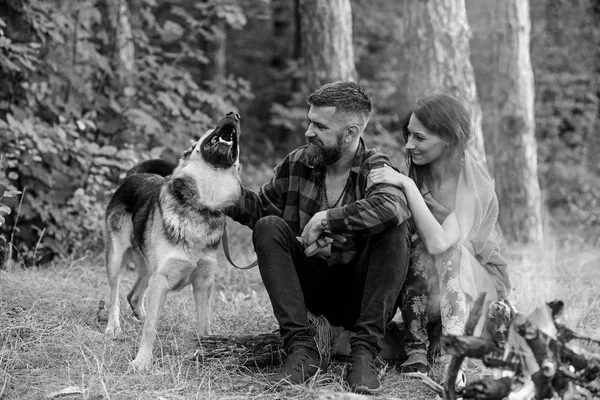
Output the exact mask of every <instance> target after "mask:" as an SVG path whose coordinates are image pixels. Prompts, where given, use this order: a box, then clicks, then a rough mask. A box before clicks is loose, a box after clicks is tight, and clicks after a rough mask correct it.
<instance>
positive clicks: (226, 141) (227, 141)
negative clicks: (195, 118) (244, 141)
mask: <svg viewBox="0 0 600 400" xmlns="http://www.w3.org/2000/svg"><path fill="white" fill-rule="evenodd" d="M219 142H220V143H225V144H227V145H230V146H231V144H232V143H233V141H231V140H223V138H219Z"/></svg>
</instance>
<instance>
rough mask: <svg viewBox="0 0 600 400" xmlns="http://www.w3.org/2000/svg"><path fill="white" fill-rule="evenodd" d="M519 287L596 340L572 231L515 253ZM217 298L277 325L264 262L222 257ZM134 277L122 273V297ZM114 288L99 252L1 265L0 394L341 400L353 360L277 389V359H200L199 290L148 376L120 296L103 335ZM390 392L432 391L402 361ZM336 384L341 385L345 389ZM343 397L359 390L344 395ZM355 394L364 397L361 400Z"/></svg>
mask: <svg viewBox="0 0 600 400" xmlns="http://www.w3.org/2000/svg"><path fill="white" fill-rule="evenodd" d="M230 235H231V240H230V243H231V244H232V246H233V245H235V248H234V249H232V254H234V255H235V261H236V263H239V264H242V263H248V262H250V261H252V260H253V257H254V254H253V252H252V251H251V250H250V249H251V244H250V231H249V230H247V229H246V228H242V227H239V226H237V224H235V223H234V224H230ZM510 259H511V274H512V280H513V282H514V283H515V291H514V293H513V294H512V300H513V302H514V303H515V304H516V306H517V308H518V309H519V311H521V312H523V313H528V312H530V311H532V310H533V309H535V308H536V307H538V306H540V305H542V304H543V302H545V301H549V300H554V299H562V300H563V301H565V303H566V315H565V322H566V323H567V325H568V326H570V327H571V328H574V329H577V330H578V331H580V332H581V333H584V334H588V335H590V336H592V335H593V334H594V332H597V331H598V328H600V300H599V295H598V293H599V291H598V290H597V288H595V284H596V283H597V282H600V268H598V267H599V266H600V251H599V250H596V249H593V248H591V247H590V246H589V245H586V244H585V243H584V242H583V241H582V240H580V239H579V238H578V237H577V236H575V235H567V236H562V237H557V238H556V239H554V240H548V241H547V242H546V243H545V244H544V246H542V247H540V248H523V249H513V251H512V252H511V254H510ZM220 263H221V269H220V273H219V278H218V284H217V289H216V292H215V298H214V314H213V331H214V333H215V334H217V335H223V336H239V335H251V334H260V333H268V332H272V331H274V330H275V329H276V328H277V323H276V321H275V318H274V317H273V316H272V309H271V305H270V302H269V300H268V297H267V295H266V293H265V291H264V288H263V286H262V284H261V282H260V277H259V275H258V271H257V270H256V269H253V270H249V271H239V270H236V269H233V268H232V267H231V266H229V265H228V264H227V262H226V261H225V259H224V257H221V261H220ZM134 278H135V276H134V273H133V272H131V271H128V272H127V273H126V274H125V276H124V279H123V287H122V297H123V298H124V296H125V294H126V291H127V290H128V288H129V287H131V285H132V284H133V280H134ZM107 291H108V285H107V279H106V273H105V270H104V265H103V260H102V257H101V256H97V257H93V258H87V259H83V260H76V261H64V262H61V263H56V264H55V265H53V266H51V267H49V268H44V269H39V268H28V269H25V270H22V269H19V270H15V271H12V272H10V273H9V272H5V271H0V399H2V400H7V399H41V398H47V396H49V395H53V394H56V392H58V391H60V390H64V389H66V388H70V389H69V390H71V391H72V392H74V393H73V394H63V395H56V396H55V398H68V399H74V398H77V399H207V398H214V399H282V398H292V399H313V398H328V399H341V398H342V397H341V396H342V393H345V392H347V389H348V388H347V386H345V384H344V382H343V379H342V377H343V374H344V370H345V364H343V363H340V362H335V363H334V364H333V365H332V366H331V368H330V369H329V371H328V372H327V373H326V374H322V375H320V376H317V377H315V378H314V379H312V380H311V381H309V382H307V383H306V384H305V385H296V386H292V387H287V388H275V387H273V386H271V385H270V384H269V383H268V380H267V379H268V377H269V376H270V374H272V373H273V372H275V371H276V369H277V366H274V367H269V368H265V369H263V370H258V369H250V368H246V367H241V366H240V365H239V364H238V363H236V362H233V361H232V359H231V358H228V357H223V358H219V359H213V360H208V361H206V362H204V363H202V364H201V363H197V362H195V361H194V360H193V358H192V357H191V355H192V354H194V351H195V350H196V349H197V347H198V340H200V342H201V339H200V338H198V336H197V334H196V333H195V329H194V323H195V312H194V304H193V300H192V295H191V290H190V289H189V288H186V289H184V290H183V291H181V292H178V293H171V294H170V295H169V296H168V298H167V303H166V305H165V309H164V312H163V315H162V318H161V325H160V330H159V335H158V337H159V339H158V340H157V343H156V346H155V352H154V354H155V364H154V368H153V369H152V371H151V372H150V373H147V374H139V373H135V372H133V371H131V370H130V369H129V362H130V361H131V360H132V359H133V358H134V356H135V352H136V350H137V345H138V339H139V337H140V332H141V323H139V322H138V321H136V320H135V319H133V318H132V317H131V316H130V312H129V309H128V306H127V305H126V301H122V310H121V317H122V321H123V322H122V323H123V334H122V335H121V336H120V337H118V338H117V339H115V340H108V339H106V338H105V337H104V334H103V331H104V327H105V325H104V324H105V323H104V322H103V321H98V319H97V310H98V304H99V301H100V300H101V299H106V297H107ZM383 384H384V388H385V391H384V397H386V398H399V399H415V398H419V399H427V398H434V397H435V395H434V393H433V391H431V390H430V389H429V388H427V387H426V386H424V385H423V384H422V383H421V382H420V381H419V380H414V379H410V378H404V377H401V376H400V375H399V374H398V373H397V372H395V371H394V370H393V368H391V369H388V370H387V371H386V373H385V375H384V377H383ZM331 392H337V393H338V394H337V395H334V394H332V393H331ZM346 398H351V397H349V395H347V397H346ZM354 398H356V397H354Z"/></svg>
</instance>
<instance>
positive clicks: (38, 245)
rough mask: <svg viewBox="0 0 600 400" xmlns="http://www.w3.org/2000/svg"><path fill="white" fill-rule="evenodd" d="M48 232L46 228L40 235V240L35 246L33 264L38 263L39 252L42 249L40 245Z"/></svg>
mask: <svg viewBox="0 0 600 400" xmlns="http://www.w3.org/2000/svg"><path fill="white" fill-rule="evenodd" d="M45 232H46V228H44V229H42V233H40V237H39V238H38V241H37V243H36V244H35V249H33V262H34V263H36V260H37V258H36V257H37V250H38V248H39V247H40V243H41V242H42V238H43V237H44V233H45Z"/></svg>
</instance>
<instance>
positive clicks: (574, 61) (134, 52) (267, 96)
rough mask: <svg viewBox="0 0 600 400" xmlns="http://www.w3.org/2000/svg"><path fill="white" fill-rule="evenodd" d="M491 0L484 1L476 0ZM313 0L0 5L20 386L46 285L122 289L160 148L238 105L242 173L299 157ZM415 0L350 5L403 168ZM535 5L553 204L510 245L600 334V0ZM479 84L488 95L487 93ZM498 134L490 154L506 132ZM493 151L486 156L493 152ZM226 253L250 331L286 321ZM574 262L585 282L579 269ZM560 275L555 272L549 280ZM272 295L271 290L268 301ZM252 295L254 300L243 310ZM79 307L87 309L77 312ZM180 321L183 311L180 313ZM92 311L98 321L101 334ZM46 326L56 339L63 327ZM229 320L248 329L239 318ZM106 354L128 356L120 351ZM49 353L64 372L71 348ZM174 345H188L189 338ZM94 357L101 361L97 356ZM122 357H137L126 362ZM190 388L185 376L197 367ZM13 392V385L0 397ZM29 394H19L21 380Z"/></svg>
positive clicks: (244, 240)
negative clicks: (131, 196) (120, 200)
mask: <svg viewBox="0 0 600 400" xmlns="http://www.w3.org/2000/svg"><path fill="white" fill-rule="evenodd" d="M478 1H479V0H468V1H467V6H468V5H469V2H471V4H474V2H478ZM490 1H493V0H490ZM301 3H307V2H306V1H301V0H296V1H293V0H289V1H285V0H245V1H236V0H223V1H218V0H203V1H191V0H128V1H108V0H61V1H45V0H4V1H1V2H0V88H1V89H0V149H1V150H0V193H3V195H2V197H0V225H2V226H1V229H2V231H1V233H2V239H0V249H1V251H0V273H2V271H1V270H5V271H6V272H10V273H11V274H4V275H0V278H1V279H0V284H2V285H0V288H2V292H0V311H2V312H0V318H3V319H1V320H0V322H9V323H8V324H1V323H0V338H2V339H3V340H4V341H3V347H2V352H0V371H2V372H4V373H5V376H6V377H7V378H6V380H5V381H4V382H5V385H4V387H6V382H9V381H10V379H12V380H13V381H14V379H13V378H14V377H15V376H17V375H18V373H17V372H15V371H16V370H15V369H14V368H15V365H19V366H20V367H19V368H24V369H25V370H27V369H28V368H30V364H27V363H26V365H27V366H24V365H21V364H19V362H20V361H15V360H17V359H19V360H20V359H21V358H23V357H22V355H23V353H21V351H23V349H22V348H21V347H19V346H20V345H17V344H15V343H17V342H19V340H21V341H22V340H25V341H26V339H27V337H29V336H27V335H33V333H34V332H37V333H40V332H39V330H40V329H42V332H41V333H42V334H43V333H44V332H46V331H45V329H46V328H47V325H44V324H43V323H42V325H41V326H42V328H40V325H39V323H40V321H39V320H36V321H33V320H31V321H30V320H29V319H28V320H27V321H28V322H30V323H31V325H27V329H29V330H28V331H27V330H26V332H25V333H27V332H29V333H28V334H27V335H25V336H23V335H24V333H23V331H22V330H18V329H16V328H14V327H15V326H17V325H15V324H14V320H13V319H11V318H13V317H14V315H13V314H11V313H13V311H14V310H15V307H16V309H17V310H21V311H16V313H17V315H20V314H19V313H20V312H22V311H23V310H30V311H31V310H34V309H35V304H37V303H36V301H37V300H34V297H35V296H37V297H39V298H46V297H47V298H48V299H49V300H48V302H49V304H54V303H52V302H54V301H55V299H54V296H57V293H59V292H60V293H61V296H64V295H65V292H68V291H69V290H71V289H69V288H70V287H72V285H80V287H79V288H78V289H77V290H74V291H73V293H72V295H73V296H74V297H72V298H66V299H67V300H65V301H67V303H68V302H75V303H76V302H77V298H78V297H77V296H79V295H81V292H82V291H83V292H86V293H93V295H92V294H90V296H89V297H90V298H87V297H86V299H87V300H90V301H89V303H86V305H85V306H81V307H84V309H81V308H78V312H82V311H83V312H84V313H87V312H90V310H92V311H91V312H92V313H95V309H94V307H95V306H97V297H102V293H104V292H105V291H106V282H105V276H103V274H104V271H103V260H102V258H103V257H102V249H103V235H102V226H103V215H104V208H105V206H106V203H107V201H108V198H109V196H110V194H111V193H112V191H113V190H114V188H115V187H116V185H117V183H118V182H119V180H120V179H121V178H122V177H123V175H124V172H125V171H126V170H127V169H128V168H130V167H131V166H133V165H134V164H135V163H137V162H139V161H141V160H144V159H148V158H154V157H161V158H164V159H167V160H170V161H176V160H177V158H178V157H179V155H180V154H181V152H182V151H183V150H184V149H186V148H187V147H188V146H189V144H190V143H191V142H192V141H193V140H194V139H195V138H198V137H199V136H200V135H202V133H204V132H205V131H206V129H208V128H209V127H211V126H212V124H213V123H214V122H215V121H216V119H218V118H219V117H220V116H221V115H222V114H223V113H225V112H227V111H230V110H235V111H237V112H239V113H240V114H241V115H242V142H241V162H242V164H243V173H242V178H243V183H244V184H245V185H247V186H249V187H251V188H253V189H256V188H258V187H259V186H260V185H261V184H263V183H265V182H266V181H267V180H268V179H269V177H270V176H271V173H272V168H273V167H274V166H275V165H276V163H277V162H278V161H279V160H281V158H282V157H283V156H284V155H285V154H287V153H288V152H289V151H290V150H292V149H293V148H295V147H296V146H298V145H300V144H303V143H304V142H305V139H304V136H303V133H304V130H305V127H306V122H305V121H306V111H307V108H306V101H305V99H306V96H307V95H308V94H309V93H310V92H311V91H312V90H314V89H315V87H314V82H315V78H314V75H315V73H316V72H318V71H319V65H318V61H317V64H315V60H314V59H311V60H308V59H307V48H306V47H303V46H306V36H307V35H306V32H304V36H303V32H302V31H301V29H300V27H301V26H302V24H303V18H306V15H303V14H302V8H301V7H300V4H301ZM317 3H321V4H325V5H327V4H328V2H317ZM342 3H347V2H346V1H345V0H344V1H341V0H340V1H338V0H335V1H334V0H332V1H331V2H329V4H330V5H331V10H334V12H337V11H335V4H342ZM408 3H411V1H410V0H407V1H396V0H381V1H368V0H351V1H350V2H349V3H348V4H351V14H348V16H349V17H350V16H351V26H352V32H351V33H352V41H351V48H352V53H351V54H353V58H352V59H353V64H354V65H353V68H355V72H356V76H355V78H356V79H357V80H358V81H359V82H360V83H361V84H363V85H364V86H366V87H367V89H368V90H369V92H370V93H371V95H372V97H373V100H374V104H375V113H374V116H373V119H372V121H371V123H370V124H369V126H368V128H367V132H366V135H365V138H366V141H367V144H368V146H369V147H376V148H378V149H380V150H383V151H384V152H386V153H388V154H389V155H390V156H391V157H392V159H393V160H394V162H396V163H397V165H400V163H402V162H403V160H404V152H403V140H402V138H401V134H400V128H399V120H400V117H401V116H402V115H403V113H404V112H405V110H407V109H408V107H409V106H410V104H411V103H412V102H413V101H414V100H415V99H412V98H410V96H409V95H408V94H407V91H406V90H404V89H405V84H406V81H407V79H409V80H410V78H411V77H410V76H408V77H407V70H406V68H405V66H406V61H407V60H406V57H405V55H406V51H405V50H406V49H408V48H409V47H410V46H411V42H410V41H409V40H410V39H407V38H410V37H411V35H410V32H406V30H405V29H399V27H400V26H404V27H406V25H407V22H406V17H407V15H405V14H404V11H405V10H406V4H408ZM423 3H426V2H423ZM441 3H446V4H447V3H452V2H441ZM456 3H457V4H460V3H461V1H458V2H456ZM529 5H530V22H531V32H530V33H531V35H530V40H531V45H530V53H529V54H530V57H531V65H532V70H533V74H534V87H533V89H534V93H533V94H534V99H535V103H534V113H535V130H534V132H533V135H534V139H535V140H534V142H535V144H536V154H537V172H536V174H537V178H538V179H537V182H536V185H537V183H539V188H540V193H541V196H540V197H539V199H538V200H537V203H538V204H537V205H538V206H539V207H540V209H541V212H542V219H541V221H540V223H541V224H542V225H543V231H544V237H543V240H541V242H540V241H539V240H538V241H537V242H536V241H530V240H514V239H511V237H509V238H508V239H507V243H506V244H507V249H508V251H509V253H510V259H511V262H512V263H513V264H514V265H516V266H517V267H516V269H515V270H514V271H513V280H514V281H515V282H518V284H517V288H518V290H517V291H516V296H517V300H518V304H520V305H523V306H525V308H527V307H528V306H533V305H535V304H538V305H539V303H541V302H542V301H547V300H551V299H552V298H553V297H556V296H567V297H568V296H575V294H577V295H584V296H583V297H572V298H570V300H571V302H570V304H571V307H572V308H573V309H576V310H577V312H576V313H575V314H576V315H575V316H574V317H573V318H572V321H571V322H572V323H573V325H574V326H576V327H579V328H581V329H584V330H587V331H590V330H592V329H593V328H594V329H595V328H596V327H598V326H599V325H600V315H599V314H598V313H597V312H590V310H591V309H597V307H596V306H597V305H598V302H599V301H600V300H599V299H598V296H597V295H594V294H593V293H592V291H593V292H594V293H595V292H597V290H595V291H594V290H593V279H592V278H593V276H595V275H593V274H594V273H595V272H592V271H593V270H594V269H593V268H594V266H597V265H599V264H600V261H599V260H600V258H599V256H598V252H597V249H598V248H599V246H600V135H598V131H599V128H600V122H599V116H600V101H599V96H600V3H599V2H598V1H596V0H566V1H559V0H531V1H530V2H529ZM331 10H330V11H331ZM346 11H350V9H349V8H348V9H347V10H346ZM469 22H475V21H469ZM476 25H477V24H475V23H474V24H473V29H474V30H475V31H476V28H475V27H476ZM476 39H477V36H476V35H475V36H471V49H470V57H471V59H475V58H477V57H478V56H481V54H480V53H478V52H479V51H482V48H481V46H480V45H478V44H477V43H475V41H476ZM303 40H304V42H303ZM316 51H317V50H316V49H315V52H316ZM308 61H310V63H311V64H309V62H308ZM473 64H474V65H475V66H476V64H477V63H476V62H475V61H474V62H473ZM322 67H323V68H324V69H325V68H327V67H326V65H323V66H322ZM480 86H481V85H480ZM478 89H479V91H480V93H479V95H480V97H482V98H484V97H485V95H486V93H484V92H482V90H485V89H481V87H478ZM485 118H486V109H485V107H484V109H483V119H484V120H485ZM484 126H485V123H484ZM483 134H484V138H485V137H486V132H483ZM509 142H511V140H509V139H508V138H507V139H505V140H502V139H501V140H500V141H498V140H496V141H494V146H496V147H501V146H506V149H507V150H508V151H510V150H511V149H510V147H509V146H508V145H509ZM485 144H486V148H485V150H486V153H488V154H490V150H489V148H490V144H489V143H488V141H486V142H485ZM492 154H493V151H492ZM532 157H533V158H535V155H532ZM493 162H494V159H493V157H491V158H490V157H489V155H488V163H490V164H493ZM509 168H511V167H510V164H509ZM519 168H522V166H521V165H519V164H518V163H515V165H514V166H513V167H512V169H513V170H515V171H516V174H518V173H519V171H520V170H519ZM515 171H512V172H513V173H515ZM18 192H21V193H18ZM501 201H502V198H501ZM514 206H515V207H517V208H518V207H521V206H522V205H514ZM511 207H512V205H511V204H508V205H506V204H505V205H504V209H501V213H502V212H504V213H505V214H506V215H508V214H512V213H513V211H515V210H516V209H515V210H510V208H511ZM9 211H12V212H10V213H9ZM516 211H518V210H516ZM516 211H515V213H514V214H515V215H518V212H516ZM230 222H231V221H230ZM230 225H233V229H230V236H231V238H230V243H231V246H232V253H233V255H234V258H235V259H236V261H238V262H239V263H243V262H245V261H247V262H250V261H252V260H253V259H254V257H255V255H254V253H253V251H252V249H251V243H250V231H249V230H248V229H247V228H244V227H240V226H237V225H236V224H230ZM538 239H539V238H538ZM221 264H222V270H221V272H220V274H221V276H220V281H219V285H220V288H221V290H220V291H219V293H220V299H221V300H222V304H221V305H220V306H221V307H230V312H231V313H233V312H234V311H233V310H235V309H241V310H244V312H247V313H248V314H247V315H244V316H241V315H238V316H237V317H232V318H239V320H236V322H237V323H239V324H242V325H244V326H245V327H246V328H247V326H246V324H248V323H249V321H250V319H249V318H251V317H253V316H254V317H255V320H254V321H252V323H255V325H253V326H252V328H248V329H247V331H248V332H261V331H262V332H264V331H266V330H268V329H267V328H273V327H274V324H273V319H272V317H271V315H270V310H269V304H268V299H266V297H265V296H264V293H262V292H260V290H261V285H260V278H259V276H258V274H257V273H256V270H253V271H249V272H244V273H242V272H239V271H235V270H232V269H231V268H230V267H229V266H228V265H227V263H226V261H224V260H223V259H222V260H221ZM23 267H25V269H23ZM32 267H33V268H32ZM90 271H91V272H90ZM565 271H566V272H565ZM88 274H92V275H88ZM573 274H575V275H576V276H577V275H578V278H577V279H578V280H576V279H575V278H573V279H571V278H567V276H571V275H573ZM590 274H592V275H590ZM54 276H60V279H62V280H61V282H62V284H59V285H58V286H53V285H52V284H51V283H52V282H53V277H54ZM74 276H75V277H74ZM70 279H74V280H73V281H69V280H70ZM84 279H85V282H84ZM551 280H555V281H552V284H549V282H551ZM90 282H93V283H92V284H91V286H85V285H90ZM545 284H548V286H547V287H546V286H543V287H544V289H542V288H541V287H542V285H545ZM61 285H66V286H64V287H63V286H61ZM519 285H520V286H519ZM65 287H67V289H65ZM90 287H93V289H90ZM557 287H561V288H562V290H561V291H558V290H557ZM532 288H536V290H537V291H536V290H534V291H532V290H530V289H532ZM262 290H264V289H262ZM96 292H97V293H99V294H98V295H96ZM257 292H258V293H259V297H260V298H261V300H256V299H255V296H256V293H257ZM63 298H65V297H63ZM14 299H17V300H14ZM248 299H249V300H248ZM245 300H248V301H250V304H251V306H252V307H254V309H252V310H251V311H249V309H246V308H244V307H241V306H240V304H242V303H243V301H245ZM567 300H569V299H567ZM40 304H43V302H41V303H40ZM178 304H179V303H178ZM53 307H54V306H53ZM90 307H91V308H90ZM594 307H595V308H594ZM59 308H60V307H59ZM257 310H258V311H257ZM180 311H181V310H180ZM237 311H238V312H239V311H240V310H237ZM259 311H260V316H259V317H256V315H257V313H258V312H259ZM28 315H29V316H30V314H28ZM55 317H56V318H59V315H55ZM71 317H72V318H73V319H74V320H77V321H76V323H79V322H81V321H79V319H78V317H77V316H76V315H72V316H71ZM28 318H29V317H28ZM83 318H84V320H85V321H87V319H86V318H87V317H83ZM166 318H167V319H169V318H171V321H170V322H171V323H173V318H174V319H176V320H177V314H176V313H175V314H172V315H171V316H170V317H169V316H167V317H166ZM242 320H243V322H242ZM178 321H179V320H177V323H178ZM46 322H47V321H46ZM228 322H230V321H226V322H223V325H224V326H228V325H229V323H228ZM35 324H37V325H35ZM86 324H87V325H90V326H92V325H93V328H94V329H95V330H96V331H98V332H101V331H102V329H103V328H101V327H97V326H96V325H94V324H92V323H87V322H86ZM86 324H84V325H83V326H84V327H85V328H86V329H87V328H88V326H87V325H86ZM48 326H49V325H48ZM75 326H77V329H83V328H82V327H81V326H79V325H75ZM177 326H178V325H177V324H175V328H173V329H175V331H176V330H177ZM19 329H21V328H19ZM48 329H49V330H50V331H51V332H52V335H50V336H51V337H53V338H54V337H55V336H53V335H54V334H55V333H56V332H55V331H54V326H52V328H48ZM136 329H137V331H136ZM180 329H183V330H185V329H186V328H180ZM15 332H17V333H15ZM136 332H137V333H139V327H135V328H132V331H131V337H130V341H133V340H135V339H136V338H137V335H136ZM222 333H225V334H227V333H232V332H231V331H230V330H229V328H225V329H224V330H223V331H222ZM15 335H16V336H15ZM86 335H87V333H86ZM42 336H43V335H42ZM184 336H185V335H184ZM15 337H16V338H17V339H18V340H17V339H15ZM179 339H181V338H177V339H176V338H173V339H172V340H174V341H176V340H179ZM15 340H16V341H15ZM169 340H171V339H169ZM19 343H21V342H19ZM165 343H166V342H165ZM125 344H127V343H125ZM61 345H64V343H61ZM120 345H121V346H123V345H124V344H123V343H121V344H120ZM80 347H81V346H80ZM130 347H131V346H130ZM167 347H168V346H167ZM172 347H173V346H172ZM30 350H31V351H33V350H37V351H39V348H37V349H30ZM104 350H105V351H114V352H123V348H119V347H116V348H115V349H109V350H106V349H104ZM128 351H129V352H130V351H131V350H127V351H125V352H124V354H125V356H127V355H128V353H127V352H128ZM161 351H162V350H161ZM44 352H45V353H44V354H47V355H48V367H49V368H51V367H50V364H52V365H55V362H56V360H55V359H54V358H53V357H54V356H55V355H54V354H52V355H49V353H46V350H44ZM165 352H166V353H169V352H171V353H169V354H175V353H177V351H175V350H174V349H173V348H170V349H168V351H166V350H165ZM82 353H85V352H84V351H83V350H82ZM17 354H19V356H16V355H17ZM80 356H81V354H80ZM11 357H12V358H11ZM32 357H33V355H32ZM60 357H63V356H60ZM64 357H66V356H64ZM83 358H84V359H85V361H82V362H86V363H88V364H89V362H90V361H89V360H90V359H89V358H88V357H87V356H86V354H83ZM50 360H52V361H50ZM61 360H62V361H65V359H63V358H61ZM96 361H97V360H96ZM65 362H66V361H65ZM107 362H108V361H107ZM119 362H121V363H122V362H123V360H122V359H121V358H119V359H118V360H117V361H115V363H116V364H118V363H119ZM59 364H60V363H59ZM116 364H115V365H116ZM112 365H113V364H110V367H112ZM19 368H17V369H19ZM90 368H92V369H93V366H90ZM98 368H99V367H98ZM119 368H121V367H115V369H117V370H118V369H119ZM103 373H107V372H106V371H104V372H102V371H100V373H99V374H97V375H96V376H95V378H90V379H91V380H92V381H93V383H89V385H87V389H86V390H88V393H93V392H94V390H96V391H97V392H98V391H99V392H101V393H105V394H106V397H110V395H109V394H110V393H113V392H111V391H110V390H108V391H106V388H101V386H102V385H104V383H105V382H106V381H107V379H108V378H107V377H106V376H105V375H102V374H103ZM58 375H60V374H58ZM8 377H13V378H10V379H9V378H8ZM46 378H47V379H49V377H48V376H46ZM170 378H171V379H174V380H178V379H181V377H179V376H173V375H171V376H170ZM114 379H117V378H114ZM211 379H212V378H211ZM1 380H2V379H0V381H1ZM50 380H52V379H50ZM108 380H110V379H108ZM0 383H1V382H0ZM100 383H102V385H100ZM178 383H179V384H181V385H183V386H185V387H187V386H188V385H191V384H193V380H190V381H187V380H185V379H183V380H182V381H178ZM138 384H139V382H138ZM144 385H146V386H145V387H144V389H143V390H155V391H154V392H152V393H159V392H160V391H159V390H158V389H156V388H155V387H154V386H153V385H154V384H153V383H149V382H145V383H144ZM51 386H52V385H51ZM55 386H56V387H58V386H60V385H59V384H58V383H56V385H55ZM83 386H86V385H83ZM4 387H3V386H2V385H1V384H0V398H2V393H3V390H4ZM92 388H94V389H93V390H92ZM149 388H151V389H149ZM46 389H47V388H46ZM138 389H139V388H138ZM246 389H247V387H246V386H244V387H243V390H246ZM14 390H15V391H16V393H18V392H19V390H20V389H19V385H17V386H16V387H15V388H14ZM40 390H45V389H40ZM223 390H225V389H223ZM217 392H218V390H217ZM160 393H163V392H160ZM163 394H164V393H163ZM395 394H396V395H398V393H395ZM92 397H93V396H92ZM100 397H102V396H100ZM15 398H17V397H15ZM19 398H21V397H19ZM23 398H24V397H23Z"/></svg>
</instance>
